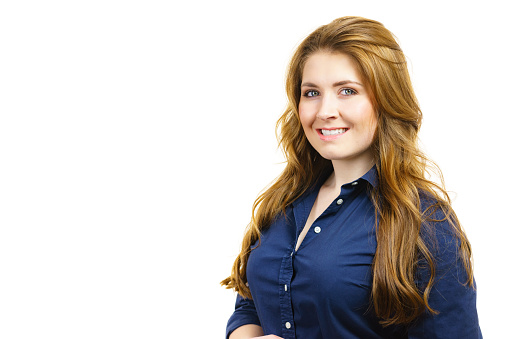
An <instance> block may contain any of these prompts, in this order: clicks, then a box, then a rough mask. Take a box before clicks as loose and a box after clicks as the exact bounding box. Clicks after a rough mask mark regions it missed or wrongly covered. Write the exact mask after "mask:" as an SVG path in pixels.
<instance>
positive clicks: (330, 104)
mask: <svg viewBox="0 0 508 339" xmlns="http://www.w3.org/2000/svg"><path fill="white" fill-rule="evenodd" d="M338 116H339V105H338V103H337V101H336V99H335V98H331V97H330V96H326V95H325V96H323V97H322V100H321V105H320V106H319V108H318V112H317V116H316V117H317V118H318V119H321V120H327V119H331V118H336V117H338Z"/></svg>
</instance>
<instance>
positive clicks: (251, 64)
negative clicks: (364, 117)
mask: <svg viewBox="0 0 508 339" xmlns="http://www.w3.org/2000/svg"><path fill="white" fill-rule="evenodd" d="M498 3H500V2H497V1H475V2H470V3H469V2H467V1H457V2H453V1H436V2H432V1H426V2H422V4H413V2H409V1H407V2H394V1H375V2H367V1H337V0H334V1H295V0H292V1H275V0H272V1H256V2H252V3H249V4H244V3H243V2H239V1H231V2H227V1H187V2H185V4H184V2H183V1H180V2H171V1H169V2H168V1H149V0H145V1H111V0H102V1H90V0H89V1H22V0H21V1H3V2H2V4H1V5H0V72H1V73H0V86H1V87H0V337H2V338H43V337H48V338H49V337H51V338H185V337H189V338H204V337H206V338H221V337H223V336H224V331H225V325H226V321H227V319H228V317H229V316H230V314H231V312H232V311H233V303H234V293H233V292H231V291H229V290H225V289H223V288H222V287H220V286H219V282H220V281H221V280H222V279H223V278H225V277H227V276H228V275H229V273H230V269H231V266H232V263H233V260H234V258H235V257H236V255H237V253H238V251H239V248H240V241H241V238H242V234H243V232H244V228H245V226H246V225H247V223H248V222H249V219H250V213H251V206H252V203H253V201H254V199H255V197H256V196H257V194H258V193H259V192H260V191H261V190H262V189H263V188H264V187H265V186H266V185H267V184H268V183H269V182H270V181H271V180H272V179H274V178H275V177H276V176H277V174H278V173H279V172H280V171H281V170H282V168H283V167H282V166H283V165H281V164H280V162H282V161H283V159H282V157H281V154H280V152H279V151H278V150H277V143H276V139H275V133H274V129H275V122H276V120H277V118H278V116H279V115H280V114H281V113H282V111H283V109H284V105H285V103H286V99H285V93H284V73H285V70H286V65H287V63H288V61H289V58H290V56H291V53H292V52H293V51H294V49H295V47H296V46H297V44H298V43H299V42H300V41H301V40H302V39H303V38H304V37H305V36H306V35H307V34H309V33H310V32H311V31H313V30H314V29H315V28H317V27H318V26H320V25H323V24H326V23H328V22H330V21H331V20H333V19H334V18H337V17H340V16H344V15H360V16H364V17H367V18H372V19H375V20H378V21H381V22H382V23H383V24H384V25H385V26H386V27H387V28H388V29H390V30H391V31H392V32H394V34H395V35H396V36H397V37H398V39H399V40H400V44H401V46H402V48H403V50H404V51H405V53H406V54H407V56H408V59H409V61H410V72H411V75H412V79H413V83H414V86H415V90H416V93H417V96H418V98H419V100H420V103H421V107H422V109H423V112H424V123H423V128H422V133H421V139H422V144H423V146H424V148H425V150H426V151H427V153H428V155H429V156H430V157H431V158H432V159H434V160H435V161H436V162H437V163H438V164H439V165H440V166H441V169H442V170H443V172H444V175H445V179H446V183H447V188H448V189H449V190H450V191H453V192H455V193H454V194H453V197H454V207H455V209H456V211H457V213H458V215H459V217H460V219H461V221H462V223H463V225H464V227H465V229H466V231H467V234H468V236H469V238H470V241H471V243H472V245H473V250H474V255H475V266H476V267H475V269H476V271H475V274H476V280H477V284H478V312H479V316H480V323H481V326H482V330H483V333H484V337H485V338H494V337H498V335H499V334H500V333H503V332H504V329H505V327H506V320H505V315H506V314H505V311H506V304H507V302H508V298H507V297H506V287H505V283H506V280H507V273H506V268H505V266H506V264H505V263H506V255H505V253H506V251H505V249H506V247H507V242H506V236H507V235H508V232H507V231H506V229H507V227H508V222H507V219H506V202H507V199H506V198H505V197H504V196H505V193H506V192H507V191H508V185H507V183H506V174H505V173H506V165H507V160H506V159H507V150H506V146H508V142H507V141H506V132H505V131H506V129H507V126H506V123H507V122H508V120H507V115H508V109H507V102H506V100H507V96H508V92H507V86H506V80H507V78H508V70H507V63H506V52H507V51H506V47H505V46H506V33H507V31H508V29H507V24H506V15H505V10H502V9H501V7H500V6H501V5H497V4H498Z"/></svg>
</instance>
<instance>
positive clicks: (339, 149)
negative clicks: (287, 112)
mask: <svg viewBox="0 0 508 339" xmlns="http://www.w3.org/2000/svg"><path fill="white" fill-rule="evenodd" d="M301 93H302V94H301V98H300V104H299V106H298V111H299V114H300V121H301V123H302V126H303V130H304V131H305V135H306V136H307V139H308V140H309V142H310V144H311V145H312V146H313V147H314V148H315V149H316V151H317V152H319V154H321V156H322V157H324V158H325V159H329V160H332V161H334V160H336V161H353V162H360V163H365V165H368V164H370V165H372V160H373V159H374V155H373V153H372V150H371V147H370V146H371V144H372V140H373V137H374V132H375V130H376V125H377V117H376V113H375V112H374V108H373V105H372V102H371V100H370V97H369V92H368V89H367V86H366V84H363V83H362V80H361V77H360V75H359V73H358V71H357V70H356V67H355V64H354V63H353V61H352V59H351V58H350V57H349V56H348V55H346V54H342V53H333V54H331V53H327V52H317V53H314V54H313V55H311V56H310V57H309V59H308V60H307V62H306V63H305V65H304V68H303V77H302V84H301Z"/></svg>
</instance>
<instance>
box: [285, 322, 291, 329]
mask: <svg viewBox="0 0 508 339" xmlns="http://www.w3.org/2000/svg"><path fill="white" fill-rule="evenodd" d="M286 328H287V329H288V330H289V329H290V328H291V323H290V322H289V321H288V322H286Z"/></svg>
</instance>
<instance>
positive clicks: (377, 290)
mask: <svg viewBox="0 0 508 339" xmlns="http://www.w3.org/2000/svg"><path fill="white" fill-rule="evenodd" d="M316 52H331V53H344V54H347V55H349V56H350V57H351V58H352V59H353V60H354V62H355V64H356V66H357V68H358V71H359V73H360V74H361V76H362V77H363V80H364V81H365V83H366V84H368V87H369V90H370V92H371V98H372V102H373V104H374V108H375V110H376V112H377V114H378V124H377V129H376V133H375V136H374V141H373V145H372V146H373V148H374V150H375V156H376V159H375V161H376V167H377V171H378V174H379V184H378V186H377V187H376V188H374V189H373V190H372V192H371V198H372V201H373V203H374V206H375V207H376V210H377V220H376V227H377V233H376V234H377V235H376V236H377V249H376V253H375V256H374V260H373V262H372V272H373V283H372V295H371V300H372V307H373V309H374V311H375V313H376V315H377V316H378V317H379V318H381V323H382V324H383V325H391V324H408V323H410V322H412V321H414V320H415V319H416V318H417V317H418V316H419V315H421V314H422V313H423V312H425V311H426V310H427V311H429V312H431V313H437V312H438V310H437V311H436V310H433V309H432V308H431V307H430V305H429V302H428V299H429V293H430V290H431V288H432V286H433V283H434V280H435V278H436V277H435V276H436V268H435V262H434V258H433V256H432V251H431V248H429V243H428V241H425V240H424V239H426V235H431V234H432V231H433V230H432V229H430V228H427V227H422V225H426V224H428V223H427V222H428V221H433V220H434V221H435V220H436V219H435V218H434V215H437V214H436V213H434V212H436V211H439V212H440V213H439V214H440V215H441V216H442V217H441V218H439V220H444V219H447V221H448V222H449V223H450V224H451V225H452V228H453V230H454V231H455V235H456V238H457V241H458V244H459V255H460V257H461V259H462V263H463V264H464V267H465V269H466V272H467V274H468V280H467V281H466V282H464V283H467V284H468V285H470V286H473V271H472V263H471V247H470V244H469V242H468V240H467V238H466V235H465V233H464V232H463V230H462V228H461V226H460V223H459V221H458V219H457V217H456V215H455V213H454V212H453V210H452V208H451V204H450V198H449V196H448V194H447V192H446V191H445V189H444V184H443V180H442V175H441V171H440V170H439V167H437V165H435V164H434V163H432V162H431V161H430V160H429V159H428V158H427V157H426V156H425V155H424V154H423V153H422V152H421V151H420V149H419V146H418V131H419V129H420V125H421V121H422V114H421V110H420V107H419V104H418V101H417V99H416V96H415V94H414V92H413V88H412V85H411V80H410V77H409V73H408V70H407V64H406V58H405V56H404V54H403V52H402V50H401V48H400V47H399V45H398V43H397V41H396V39H395V37H394V36H393V35H392V33H391V32H390V31H389V30H388V29H386V28H385V27H384V26H383V25H382V24H381V23H379V22H377V21H373V20H369V19H365V18H360V17H343V18H339V19H336V20H334V21H332V22H331V23H330V24H328V25H324V26H321V27H319V28H318V29H317V30H315V31H314V32H313V33H311V34H310V35H309V36H308V37H307V38H306V39H305V40H304V41H303V42H302V43H301V44H300V45H299V47H298V48H297V50H296V52H295V53H294V55H293V58H292V59H291V62H290V64H289V67H288V71H287V78H286V92H287V95H288V99H289V103H288V106H287V108H286V110H285V112H284V113H283V114H282V116H281V117H280V119H279V120H278V122H277V128H278V130H279V134H278V138H279V146H280V147H281V149H282V150H283V152H284V154H285V157H286V159H287V165H286V167H285V169H284V171H283V172H282V174H281V175H280V176H279V177H278V178H277V180H275V182H274V183H273V184H272V185H271V186H270V187H269V188H268V189H267V190H265V191H264V192H263V193H262V194H260V196H259V197H258V198H257V199H256V201H255V202H254V206H253V208H252V220H251V222H250V224H249V226H248V227H247V230H246V234H245V236H244V239H243V242H242V249H241V252H240V254H239V255H238V257H237V258H236V260H235V262H234V265H233V270H232V273H231V276H230V277H228V278H227V279H225V280H223V281H222V282H221V284H223V285H225V286H226V287H227V288H233V289H234V290H235V291H238V292H239V294H240V295H242V296H243V297H249V298H251V297H252V296H251V294H250V290H249V288H248V286H247V284H246V283H247V277H246V265H247V260H248V258H249V254H250V251H251V245H252V244H253V243H254V242H256V241H257V240H258V239H259V238H260V234H261V232H262V231H263V230H264V229H266V228H268V227H269V226H270V224H271V222H272V220H273V218H274V217H275V216H276V215H278V214H280V213H284V211H285V209H286V207H287V206H288V205H289V204H291V203H292V202H294V201H295V200H296V199H297V198H298V197H300V196H301V195H302V194H303V193H304V192H305V191H306V190H307V189H309V188H310V187H311V186H312V185H313V184H314V183H316V181H317V179H318V178H319V177H321V176H323V175H328V174H330V173H331V172H332V171H333V168H332V165H331V161H329V160H326V159H324V158H322V157H321V156H320V155H319V154H318V153H317V152H316V151H315V150H314V148H313V147H312V146H311V145H310V143H309V142H308V141H307V138H306V137H305V134H304V131H303V128H302V126H301V123H300V119H299V115H298V104H299V102H300V96H301V92H300V85H301V82H302V73H303V67H304V65H305V62H306V61H307V59H308V58H309V56H311V55H312V54H314V53H316ZM430 172H433V173H436V174H437V175H438V176H439V178H440V179H441V182H440V184H436V183H434V182H433V181H431V180H429V179H427V176H428V174H429V173H430ZM424 196H425V197H428V198H429V199H430V200H432V201H433V202H434V203H433V204H432V205H431V206H430V207H429V208H426V209H425V210H423V208H422V206H421V201H422V199H423V197H424ZM441 212H442V213H441ZM427 233H428V234H427ZM422 261H423V262H424V263H425V264H426V265H427V267H428V271H429V272H430V279H429V281H428V283H427V284H426V285H425V286H424V287H423V288H422V287H419V286H417V285H416V283H415V275H416V267H417V264H418V265H419V264H421V263H422Z"/></svg>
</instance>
